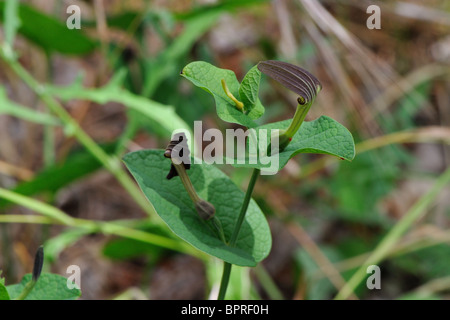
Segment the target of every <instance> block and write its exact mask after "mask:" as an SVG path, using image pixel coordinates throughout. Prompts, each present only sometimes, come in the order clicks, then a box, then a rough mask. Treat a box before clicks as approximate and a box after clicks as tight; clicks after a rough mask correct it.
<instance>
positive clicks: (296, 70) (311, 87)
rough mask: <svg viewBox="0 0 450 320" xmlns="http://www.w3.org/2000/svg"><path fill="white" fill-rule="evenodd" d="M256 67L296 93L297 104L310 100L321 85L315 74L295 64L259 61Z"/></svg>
mask: <svg viewBox="0 0 450 320" xmlns="http://www.w3.org/2000/svg"><path fill="white" fill-rule="evenodd" d="M258 69H259V71H261V72H262V73H264V74H266V75H268V76H269V77H271V78H272V79H274V80H275V81H278V82H279V83H281V84H282V85H283V86H285V87H286V88H288V89H289V90H291V91H293V92H295V93H296V94H298V95H299V96H300V97H301V99H299V100H298V102H299V104H305V103H309V102H312V101H313V100H314V99H315V97H316V96H317V94H318V93H319V91H320V90H321V89H322V85H321V83H320V82H319V80H317V78H316V77H315V76H313V75H312V74H311V73H309V72H308V71H306V70H305V69H303V68H300V67H298V66H296V65H293V64H290V63H287V62H283V61H276V60H267V61H260V62H259V63H258Z"/></svg>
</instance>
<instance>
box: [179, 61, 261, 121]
mask: <svg viewBox="0 0 450 320" xmlns="http://www.w3.org/2000/svg"><path fill="white" fill-rule="evenodd" d="M252 70H253V69H252ZM252 70H251V74H250V75H248V78H247V80H245V83H244V88H243V89H242V90H241V92H242V94H243V95H244V96H245V99H246V101H247V105H245V102H244V101H243V102H244V112H242V111H240V110H239V109H238V108H237V107H236V104H235V102H233V100H232V99H231V98H230V97H229V96H228V95H227V94H226V93H225V91H224V89H223V87H222V83H221V81H222V79H223V80H224V81H225V83H226V85H227V87H228V89H229V91H230V92H231V94H232V95H233V96H234V97H235V98H237V99H238V98H241V99H242V96H241V94H240V93H241V92H240V84H239V81H238V80H237V78H236V75H235V74H234V72H233V71H231V70H226V69H221V68H217V67H215V66H213V65H211V64H209V63H207V62H204V61H196V62H192V63H190V64H188V65H187V66H186V67H184V69H183V71H182V72H181V75H182V76H183V77H185V78H186V79H188V80H189V81H191V82H192V83H193V84H194V85H196V86H197V87H200V88H202V89H204V90H205V91H207V92H209V93H211V94H212V95H213V97H214V99H215V101H216V110H217V115H218V116H219V118H220V119H222V120H223V121H227V122H231V123H238V124H240V125H243V126H245V127H248V128H255V127H256V126H257V124H256V123H255V122H254V120H255V119H257V118H259V117H260V116H261V115H262V114H263V113H264V107H263V106H262V105H261V102H259V100H255V97H254V95H255V90H256V98H257V90H258V88H259V80H258V81H257V79H258V73H257V71H258V72H259V70H256V71H255V70H253V71H252ZM260 76H261V74H260V73H259V77H260ZM253 86H256V87H255V88H253Z"/></svg>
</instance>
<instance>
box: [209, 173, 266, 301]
mask: <svg viewBox="0 0 450 320" xmlns="http://www.w3.org/2000/svg"><path fill="white" fill-rule="evenodd" d="M259 173H260V170H259V169H253V173H252V176H251V178H250V182H249V183H248V187H247V192H246V193H245V197H244V202H243V203H242V207H241V212H240V213H239V217H238V220H237V222H236V225H235V227H234V230H233V233H232V234H231V238H230V241H229V242H228V245H229V246H230V247H234V246H235V245H236V241H237V238H238V236H239V232H240V231H241V227H242V223H243V222H244V219H245V214H246V213H247V209H248V205H249V204H250V200H251V198H252V193H253V189H254V188H255V184H256V180H257V179H258V176H259ZM230 273H231V263H228V262H224V266H223V274H222V280H221V282H220V289H219V296H218V298H217V299H218V300H223V299H224V298H225V293H226V292H227V287H228V282H229V280H230Z"/></svg>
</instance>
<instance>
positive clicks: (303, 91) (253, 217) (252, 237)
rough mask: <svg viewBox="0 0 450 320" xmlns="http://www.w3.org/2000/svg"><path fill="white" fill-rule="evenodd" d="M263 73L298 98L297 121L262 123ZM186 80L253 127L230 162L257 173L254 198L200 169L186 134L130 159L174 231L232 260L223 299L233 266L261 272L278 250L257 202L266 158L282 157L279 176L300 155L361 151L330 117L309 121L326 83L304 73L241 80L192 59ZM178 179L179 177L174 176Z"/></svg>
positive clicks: (269, 65)
mask: <svg viewBox="0 0 450 320" xmlns="http://www.w3.org/2000/svg"><path fill="white" fill-rule="evenodd" d="M261 72H262V73H264V74H266V75H268V76H269V77H271V78H273V79H274V80H276V81H277V82H279V83H281V84H282V85H284V86H285V87H287V88H288V89H290V90H292V91H294V92H295V93H296V94H297V95H298V99H297V108H296V112H295V115H294V117H293V119H292V121H289V120H286V121H281V122H274V123H269V124H265V125H258V123H257V122H256V121H257V119H258V118H259V117H261V115H262V114H263V113H264V106H263V105H262V103H261V102H260V100H259V98H258V92H259V84H260V79H261ZM181 75H182V76H183V77H185V78H186V79H188V80H189V81H191V82H192V83H193V84H194V85H196V86H198V87H200V88H202V89H204V90H206V91H207V92H209V93H210V94H211V95H212V96H213V97H214V99H215V102H216V109H217V115H218V116H219V118H221V119H222V120H224V121H226V122H230V123H236V124H239V125H242V126H244V127H246V128H247V129H252V130H250V134H249V143H248V144H247V147H246V152H245V157H243V159H236V158H234V159H229V157H226V160H227V161H226V162H227V163H231V164H232V165H233V166H236V167H247V168H252V169H253V173H252V175H251V178H250V182H249V184H248V188H247V191H246V193H245V194H244V193H243V192H242V191H240V190H239V188H238V187H237V186H236V185H235V184H234V183H233V182H232V181H231V180H230V178H229V177H228V176H227V175H226V174H224V173H223V172H222V171H221V170H219V169H218V168H216V167H215V166H213V165H210V164H196V163H195V161H193V160H194V159H193V158H192V157H190V152H189V148H188V141H186V139H185V138H186V136H185V135H182V134H181V135H180V134H178V135H174V138H173V139H172V141H171V144H170V145H169V147H168V149H167V150H166V151H164V150H142V151H137V152H132V153H129V154H127V155H125V157H124V158H123V160H124V162H125V164H126V166H127V168H128V169H129V171H130V172H131V173H132V175H133V176H134V178H135V179H136V181H137V182H138V184H139V186H140V188H141V190H142V191H143V193H144V194H145V196H146V197H147V199H148V200H149V201H150V203H151V204H152V205H153V207H154V209H155V210H156V212H157V213H158V214H159V216H160V217H161V218H162V219H163V220H164V221H165V223H166V224H167V225H168V226H169V228H170V229H171V230H172V231H173V232H174V233H175V234H177V235H178V236H179V237H180V238H182V239H184V240H185V241H187V242H188V243H190V244H191V245H193V246H194V247H196V248H198V249H200V250H201V251H204V252H206V253H208V254H210V255H212V256H215V257H217V258H219V259H221V260H223V261H224V269H223V275H222V281H221V287H220V291H219V296H218V298H219V299H224V298H225V293H226V290H227V286H228V281H229V277H230V272H231V268H232V265H233V264H234V265H238V266H248V267H254V266H256V265H257V264H258V263H259V262H260V261H262V260H263V259H264V258H265V257H267V255H268V254H269V252H270V249H271V234H270V229H269V226H268V223H267V221H266V219H265V216H264V214H263V212H262V211H261V209H260V208H259V207H258V205H257V204H256V202H255V201H254V200H252V199H251V195H252V192H253V189H254V187H255V184H256V181H257V178H258V177H259V175H260V173H261V172H262V171H264V170H267V169H268V163H267V162H266V161H263V158H264V157H266V158H267V157H276V158H277V163H276V168H275V171H278V170H281V169H282V168H283V167H284V166H285V165H286V164H287V162H288V160H289V159H290V158H292V157H293V156H295V155H296V154H298V153H319V154H329V155H334V156H337V157H339V158H341V159H344V160H348V161H351V160H352V159H353V158H354V156H355V146H354V141H353V137H352V135H351V133H350V132H349V131H348V130H347V129H346V128H345V127H344V126H342V125H341V124H339V123H338V122H336V121H334V120H333V119H331V118H329V117H326V116H322V117H320V118H318V119H316V120H314V121H311V122H304V119H305V116H306V114H307V113H308V111H309V109H310V107H311V105H312V104H313V102H314V100H315V98H316V95H317V94H318V92H319V91H320V90H321V84H320V82H319V81H318V80H317V79H316V78H315V77H314V76H313V75H312V74H310V73H309V72H307V71H306V70H304V69H302V68H299V67H297V66H294V65H292V64H288V63H285V62H280V61H263V62H260V63H258V65H257V66H255V67H253V68H251V69H250V71H249V72H248V73H247V74H246V75H245V77H244V78H243V80H242V82H240V83H239V81H238V80H237V78H236V75H235V74H234V72H233V71H231V70H225V69H220V68H217V67H215V66H213V65H211V64H209V63H206V62H192V63H190V64H188V65H187V66H186V67H185V68H184V69H183V70H182V73H181ZM263 130H265V131H263ZM273 132H275V134H273ZM264 136H265V138H266V139H267V140H266V141H270V142H271V144H270V145H269V146H267V145H261V144H257V147H256V149H257V154H259V155H262V157H260V158H258V159H257V160H258V161H251V160H254V158H253V157H252V156H254V154H252V152H251V151H252V150H251V143H250V140H251V139H253V138H255V137H264ZM187 140H189V139H187ZM174 151H176V152H174ZM233 154H234V153H233ZM168 158H169V159H168ZM236 160H237V161H236ZM239 160H245V161H239ZM192 162H194V164H193V165H191V163H192ZM272 169H273V168H272ZM188 172H189V174H188ZM168 173H169V175H167V174H168ZM272 173H273V170H272ZM166 176H167V179H166ZM176 176H179V179H178V178H175V179H173V178H174V177H176ZM180 182H181V183H180Z"/></svg>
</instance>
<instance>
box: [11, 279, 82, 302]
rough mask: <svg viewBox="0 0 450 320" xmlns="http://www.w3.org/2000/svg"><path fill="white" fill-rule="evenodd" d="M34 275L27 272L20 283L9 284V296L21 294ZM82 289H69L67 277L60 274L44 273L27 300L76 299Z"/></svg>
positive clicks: (14, 296)
mask: <svg viewBox="0 0 450 320" xmlns="http://www.w3.org/2000/svg"><path fill="white" fill-rule="evenodd" d="M31 278H32V275H31V274H30V273H28V274H26V275H25V276H24V277H23V278H22V281H21V282H20V283H18V284H13V285H10V286H7V287H6V288H7V289H8V292H9V296H10V297H11V299H14V298H16V297H18V296H19V295H20V293H21V292H22V291H23V289H24V288H25V286H26V285H27V283H29V282H30V281H31ZM80 295H81V291H80V290H79V289H77V288H73V289H69V288H68V287H67V279H66V278H64V277H63V276H60V275H59V274H53V273H43V274H42V275H41V276H40V277H39V280H38V281H37V282H36V285H35V286H34V288H33V290H31V292H30V293H29V294H28V296H27V297H26V298H25V300H75V299H77V298H78V297H80Z"/></svg>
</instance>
